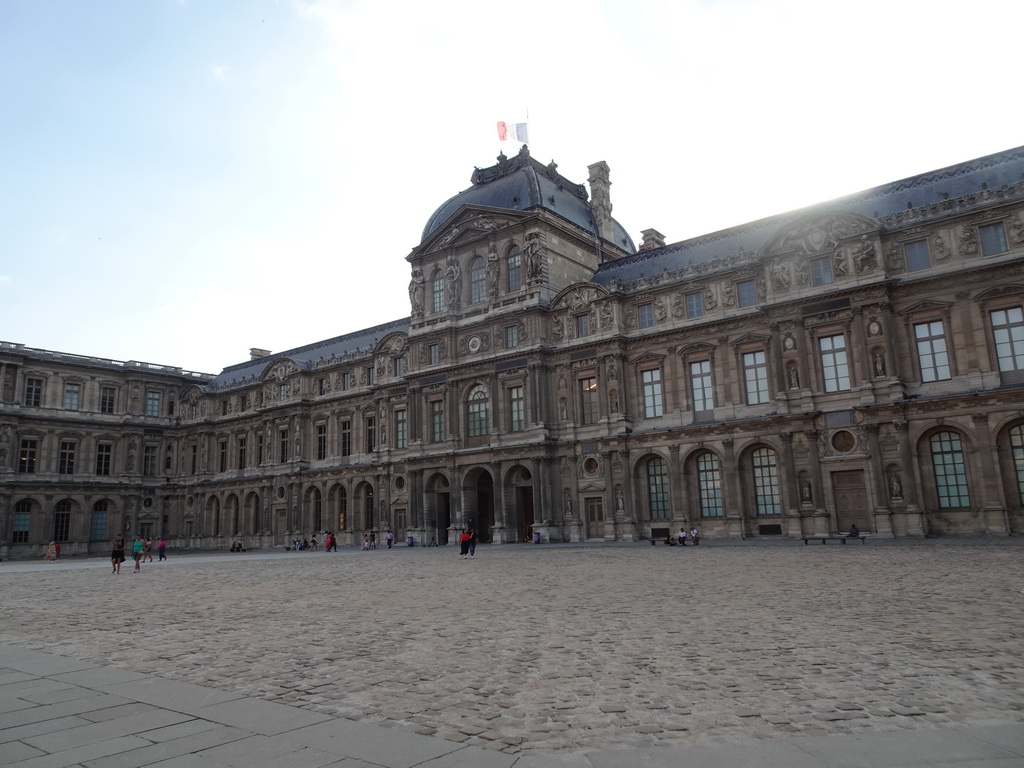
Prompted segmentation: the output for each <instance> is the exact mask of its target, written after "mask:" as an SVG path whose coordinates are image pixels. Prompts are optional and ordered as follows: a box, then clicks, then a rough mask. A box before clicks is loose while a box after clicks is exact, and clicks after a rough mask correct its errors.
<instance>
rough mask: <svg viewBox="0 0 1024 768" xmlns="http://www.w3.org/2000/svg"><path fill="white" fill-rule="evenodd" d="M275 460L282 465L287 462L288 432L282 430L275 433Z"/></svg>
mask: <svg viewBox="0 0 1024 768" xmlns="http://www.w3.org/2000/svg"><path fill="white" fill-rule="evenodd" d="M277 460H278V462H279V463H281V464H284V463H285V462H286V461H288V430H287V429H282V430H281V431H280V432H278V433H277Z"/></svg>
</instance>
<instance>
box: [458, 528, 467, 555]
mask: <svg viewBox="0 0 1024 768" xmlns="http://www.w3.org/2000/svg"><path fill="white" fill-rule="evenodd" d="M459 554H460V555H462V559H463V560H465V559H466V558H467V557H469V531H468V530H467V529H466V528H463V529H462V533H461V534H459Z"/></svg>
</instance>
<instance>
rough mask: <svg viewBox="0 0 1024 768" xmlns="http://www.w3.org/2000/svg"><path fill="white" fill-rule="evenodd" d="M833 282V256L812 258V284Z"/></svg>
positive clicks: (829, 283)
mask: <svg viewBox="0 0 1024 768" xmlns="http://www.w3.org/2000/svg"><path fill="white" fill-rule="evenodd" d="M831 284H832V257H831V256H822V257H821V258H820V259H811V285H831Z"/></svg>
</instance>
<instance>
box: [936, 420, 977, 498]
mask: <svg viewBox="0 0 1024 768" xmlns="http://www.w3.org/2000/svg"><path fill="white" fill-rule="evenodd" d="M930 442H931V450H932V468H933V469H934V470H935V490H936V492H937V493H938V496H939V506H940V507H941V508H943V509H958V508H962V507H969V506H971V497H970V493H969V492H968V489H967V469H966V466H965V464H964V453H963V446H962V444H961V442H960V436H959V435H958V434H957V433H956V432H939V433H938V434H936V435H933V436H932V438H931V440H930Z"/></svg>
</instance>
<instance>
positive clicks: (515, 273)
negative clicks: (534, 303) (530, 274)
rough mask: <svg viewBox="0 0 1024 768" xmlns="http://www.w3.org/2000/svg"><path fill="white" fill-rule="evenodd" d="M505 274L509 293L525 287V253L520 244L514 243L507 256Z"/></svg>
mask: <svg viewBox="0 0 1024 768" xmlns="http://www.w3.org/2000/svg"><path fill="white" fill-rule="evenodd" d="M505 274H506V275H507V276H508V278H507V280H508V283H507V284H508V291H509V293H512V292H513V291H518V290H519V289H520V288H522V287H523V255H522V252H521V251H520V250H519V246H518V245H513V246H512V248H511V249H509V252H508V256H506V257H505Z"/></svg>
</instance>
